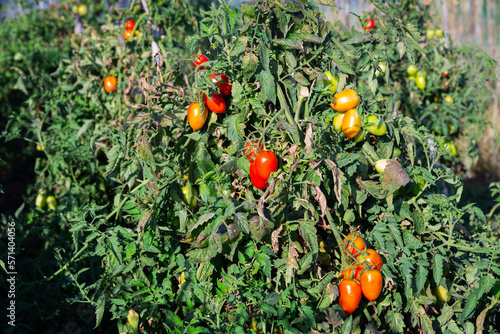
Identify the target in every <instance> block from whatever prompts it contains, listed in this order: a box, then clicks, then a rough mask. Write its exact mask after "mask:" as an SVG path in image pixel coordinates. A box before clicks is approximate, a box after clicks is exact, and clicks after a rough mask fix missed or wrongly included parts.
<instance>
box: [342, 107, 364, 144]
mask: <svg viewBox="0 0 500 334" xmlns="http://www.w3.org/2000/svg"><path fill="white" fill-rule="evenodd" d="M360 130H361V120H360V119H359V116H358V111H357V110H356V109H350V110H348V111H347V112H346V113H345V115H344V119H343V120H342V132H343V133H344V136H346V138H347V139H351V138H354V137H356V135H357V134H358V133H359V131H360Z"/></svg>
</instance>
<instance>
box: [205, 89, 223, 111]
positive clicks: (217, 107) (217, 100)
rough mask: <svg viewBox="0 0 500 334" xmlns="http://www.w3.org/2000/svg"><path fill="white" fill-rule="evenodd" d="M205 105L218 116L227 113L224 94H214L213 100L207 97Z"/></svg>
mask: <svg viewBox="0 0 500 334" xmlns="http://www.w3.org/2000/svg"><path fill="white" fill-rule="evenodd" d="M205 105H206V106H207V108H208V109H210V110H211V111H213V112H214V113H216V114H221V113H223V112H226V100H224V96H222V94H212V98H211V99H209V98H208V96H207V95H205Z"/></svg>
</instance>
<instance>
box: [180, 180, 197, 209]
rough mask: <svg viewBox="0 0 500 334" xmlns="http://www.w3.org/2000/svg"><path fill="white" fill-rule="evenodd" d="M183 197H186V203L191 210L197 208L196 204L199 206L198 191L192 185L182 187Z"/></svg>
mask: <svg viewBox="0 0 500 334" xmlns="http://www.w3.org/2000/svg"><path fill="white" fill-rule="evenodd" d="M182 195H184V202H185V203H186V204H188V205H189V207H190V208H191V209H194V208H196V204H198V199H197V198H196V196H198V190H196V188H194V187H193V186H191V185H187V186H185V187H182Z"/></svg>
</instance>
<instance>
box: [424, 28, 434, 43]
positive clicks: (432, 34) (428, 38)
mask: <svg viewBox="0 0 500 334" xmlns="http://www.w3.org/2000/svg"><path fill="white" fill-rule="evenodd" d="M425 34H426V36H427V40H428V41H430V40H431V39H432V37H434V34H435V31H434V30H433V29H427V32H426V33H425Z"/></svg>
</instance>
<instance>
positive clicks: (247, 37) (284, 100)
mask: <svg viewBox="0 0 500 334" xmlns="http://www.w3.org/2000/svg"><path fill="white" fill-rule="evenodd" d="M314 2H316V3H320V4H331V2H330V1H314ZM408 3H409V1H403V2H402V3H401V8H406V7H405V6H407V5H408ZM374 4H375V5H376V6H377V8H378V9H379V10H381V11H383V12H384V14H385V16H384V18H383V19H381V20H383V22H384V23H383V27H382V28H381V29H379V30H378V31H377V33H376V34H375V33H372V32H363V33H359V32H354V31H352V32H346V31H343V32H341V33H339V32H338V31H337V28H338V27H337V26H335V25H332V24H330V23H328V22H326V21H325V20H324V18H323V14H322V13H321V11H320V10H319V8H318V7H316V5H315V4H314V3H312V2H308V1H264V0H256V1H254V2H251V3H246V4H244V5H243V6H242V8H241V10H239V9H232V8H231V7H230V6H229V5H228V4H227V3H226V2H222V1H221V3H220V5H219V6H218V7H216V6H214V7H213V8H212V9H211V10H210V11H209V12H208V13H206V16H205V14H203V16H201V17H197V16H195V14H194V13H195V9H193V7H192V6H190V5H189V4H187V3H184V2H182V3H181V2H165V3H164V2H161V1H159V2H153V1H151V2H148V9H149V14H147V13H145V12H143V10H144V8H141V7H140V6H131V8H130V9H129V10H128V11H122V12H118V13H116V14H109V15H108V16H106V22H103V24H102V25H101V26H100V27H99V28H96V27H92V26H90V27H88V29H87V30H86V32H85V33H83V34H82V35H81V36H80V37H75V38H74V39H73V46H74V47H75V52H74V55H73V56H72V57H71V58H70V59H68V60H62V61H60V62H59V63H58V67H57V70H56V71H55V72H54V73H52V75H50V76H48V75H44V76H41V78H42V79H41V80H43V81H40V84H41V85H43V87H46V89H44V90H40V91H36V92H34V93H33V94H31V95H30V98H29V99H28V100H27V102H26V104H25V106H24V107H23V108H22V109H21V110H20V111H19V112H17V113H14V114H13V115H12V116H11V118H10V121H9V124H8V127H7V129H6V131H5V133H4V137H5V138H6V139H15V138H24V139H26V140H27V141H28V142H31V143H33V144H36V145H38V146H40V147H41V148H42V151H41V156H39V157H38V160H37V163H36V165H35V172H36V173H37V174H38V175H39V179H38V180H37V183H36V186H35V188H38V189H42V188H45V189H51V191H53V192H54V193H55V194H56V195H57V197H58V199H59V203H60V204H59V206H58V208H57V214H54V213H51V212H47V211H43V210H42V209H39V208H34V206H33V207H32V208H30V212H34V213H35V215H37V216H36V217H38V216H40V217H43V216H45V217H50V219H52V220H53V222H54V224H59V225H60V226H61V227H64V228H65V229H66V228H67V230H66V231H65V232H61V234H60V235H61V236H62V237H64V238H63V243H62V244H63V245H64V247H65V249H66V250H67V255H66V256H64V258H63V256H58V261H59V265H60V269H59V270H58V271H56V270H54V274H53V275H52V276H50V277H49V278H47V279H45V280H47V281H48V280H53V279H56V278H58V277H60V274H61V273H63V272H64V274H65V275H67V277H70V281H71V285H68V287H67V292H68V293H69V292H72V293H73V298H72V299H71V301H72V302H83V303H86V304H89V305H92V307H93V308H95V318H94V319H95V326H96V327H97V326H99V325H100V324H101V323H102V322H103V321H104V322H105V321H106V318H107V317H109V318H111V320H112V321H115V322H116V323H117V327H118V330H119V331H120V332H127V333H137V332H138V331H139V330H140V331H143V332H145V333H184V332H185V333H219V332H227V333H247V332H251V333H274V332H277V333H280V332H281V333H318V332H332V333H341V332H350V331H353V332H357V333H358V332H361V331H362V330H366V329H369V328H372V330H374V329H376V330H379V331H387V332H394V333H403V332H408V331H423V332H425V333H435V332H438V333H445V332H457V333H461V332H462V333H463V332H472V331H475V330H479V328H483V329H484V330H486V331H490V332H492V331H494V330H495V323H494V320H491V319H489V318H488V317H487V315H490V314H493V315H494V316H496V315H497V313H498V296H496V294H497V292H498V291H497V290H498V282H499V273H500V268H499V266H498V264H499V261H498V258H499V247H498V245H497V243H496V241H494V240H492V239H491V238H489V236H490V235H491V233H490V232H491V231H487V230H486V229H485V228H484V226H483V225H484V224H485V223H486V222H487V219H486V217H485V216H484V214H483V213H482V212H481V211H480V210H479V209H477V208H476V207H474V206H473V205H467V206H463V207H462V206H460V204H459V203H460V199H461V196H462V192H463V187H462V184H461V181H460V179H459V178H458V177H457V176H456V175H455V174H454V172H453V170H451V169H450V168H448V167H447V166H446V165H445V164H442V163H441V162H442V161H443V157H445V156H447V154H448V151H447V150H446V148H444V143H445V140H446V138H444V137H441V138H436V137H435V136H434V134H432V133H431V132H430V131H429V129H428V125H429V122H432V117H431V116H429V115H427V116H425V117H423V118H420V116H419V117H416V116H415V114H414V113H415V112H424V111H423V109H422V108H424V106H423V105H426V106H427V104H425V103H423V104H418V105H416V104H411V103H405V101H406V100H405V99H406V98H403V96H404V94H405V93H408V92H410V91H411V92H413V90H414V89H413V87H412V85H411V84H410V85H408V83H407V79H406V77H404V76H405V75H406V67H405V66H404V65H403V64H408V61H410V62H413V61H418V62H419V63H418V64H421V65H420V66H422V68H425V69H427V71H428V78H429V79H428V82H429V86H430V87H433V85H436V82H437V81H438V79H437V78H433V76H436V74H432V73H431V70H430V63H429V64H427V65H425V64H426V62H428V61H429V59H430V56H428V58H425V59H424V60H422V59H423V58H424V57H423V56H422V55H423V54H427V55H430V54H431V52H433V51H432V50H427V49H426V48H425V47H424V48H422V47H421V46H420V45H419V44H418V42H419V38H420V37H419V36H420V33H419V30H418V29H419V28H420V27H421V24H422V22H421V18H419V17H418V16H414V15H413V14H412V16H411V20H410V22H402V21H401V20H400V19H399V17H400V16H401V15H400V11H399V10H398V9H397V6H396V5H394V4H393V5H392V6H390V7H384V6H383V5H382V4H381V3H379V2H378V1H375V2H374ZM165 13H168V14H169V15H165ZM129 17H131V18H134V19H136V29H138V30H140V31H141V32H142V33H141V34H140V35H138V36H135V37H133V38H132V39H131V40H130V41H128V42H127V43H126V42H125V40H124V39H123V37H122V33H123V28H122V27H121V26H114V25H112V24H111V23H110V22H113V21H114V20H115V19H121V20H122V21H124V20H125V18H129ZM145 22H148V23H147V25H146V23H145ZM379 22H380V21H379ZM194 23H196V25H195V24H194ZM407 23H408V24H407ZM197 24H199V28H198V25H197ZM149 25H151V26H152V27H153V28H152V29H151V30H149V29H148V27H149ZM156 27H161V29H163V30H164V32H165V34H164V37H165V38H162V37H160V36H156V35H155V31H157V28H156ZM161 29H160V30H161ZM153 41H154V42H156V43H157V44H158V46H159V51H158V50H156V52H155V53H152V52H151V51H152V50H151V49H152V47H151V42H153ZM433 50H435V53H434V55H436V54H439V53H438V51H437V50H438V49H437V46H436V48H434V49H433ZM457 50H458V49H457ZM461 50H464V49H461ZM450 52H451V51H450ZM199 53H204V54H207V55H208V56H209V58H210V62H207V63H204V64H203V66H204V67H205V68H204V69H203V70H198V69H194V68H193V67H192V65H191V64H192V59H193V58H194V56H195V55H197V54H199ZM455 53H456V51H454V53H450V55H451V54H455ZM469 56H471V57H476V56H477V53H469ZM435 57H436V58H434V59H436V61H438V60H437V59H439V58H438V56H437V55H436V56H435ZM450 59H451V58H450ZM461 59H462V58H460V59H459V58H458V56H457V58H456V59H455V60H454V62H455V61H456V62H457V64H458V62H459V61H461ZM480 59H483V58H480ZM381 61H386V62H387V64H388V66H387V70H386V72H385V74H384V75H382V76H380V75H379V76H378V77H377V75H376V72H377V71H379V72H380V71H383V69H382V67H380V62H381ZM476 63H478V64H479V65H477V64H476V65H474V66H478V67H479V66H483V65H481V64H484V63H483V62H480V61H477V62H476ZM394 64H398V68H395V66H394ZM440 64H441V63H439V64H435V66H441V65H442V64H441V65H440ZM152 65H153V66H152ZM425 66H429V67H425ZM443 66H445V65H443ZM446 66H447V65H446ZM485 68H486V66H485V67H484V68H481V71H483V70H484V71H486V70H485ZM445 69H446V68H445ZM327 70H328V71H330V72H331V73H332V75H336V74H338V76H339V78H340V80H339V85H338V86H339V87H338V91H341V90H344V89H348V88H349V89H354V90H355V91H357V92H358V94H359V95H360V97H361V103H360V104H359V105H358V106H357V110H358V113H359V115H360V118H361V121H362V124H363V126H366V125H367V124H369V123H368V122H367V116H369V115H372V114H374V115H376V116H377V117H378V118H380V119H383V120H384V121H385V122H386V123H387V129H388V132H387V134H385V135H383V136H374V135H368V134H367V135H366V138H365V139H364V140H361V141H360V142H359V143H357V142H355V141H353V140H348V139H346V138H345V136H344V135H343V133H342V132H338V131H335V130H334V128H333V126H332V120H333V117H334V116H335V112H334V111H333V110H332V108H331V106H330V104H331V103H333V102H334V94H332V92H331V91H330V87H327V86H325V84H324V79H325V76H324V74H323V73H324V72H325V71H327ZM460 71H461V70H460ZM214 72H220V73H224V74H226V75H227V76H228V77H229V80H230V82H231V85H232V93H231V96H230V97H227V98H226V101H227V108H226V112H225V113H223V114H215V113H210V115H209V117H208V120H207V123H206V124H205V125H204V126H203V127H202V128H201V129H200V130H198V131H193V130H192V129H191V127H190V126H189V124H188V122H187V117H186V110H187V107H188V106H189V104H190V103H191V102H193V101H196V102H200V103H201V105H202V109H203V108H204V102H203V98H202V97H203V94H206V95H208V96H210V95H211V94H214V93H217V92H218V90H219V88H218V87H217V86H216V85H215V84H214V83H213V82H212V80H211V79H210V77H209V76H210V74H212V73H214ZM476 72H477V71H476ZM460 73H461V75H463V76H466V72H460ZM481 73H483V72H481ZM110 75H114V76H116V77H117V80H118V86H117V91H116V92H115V93H111V94H108V93H106V92H105V91H104V89H103V79H104V77H106V76H110ZM437 75H440V72H439V73H437ZM467 78H468V80H469V79H470V78H471V77H468V76H467ZM470 80H473V79H470ZM470 80H469V81H468V83H463V82H461V81H457V82H455V83H451V84H450V85H451V87H454V88H453V89H454V91H458V90H459V89H463V88H464V87H466V86H467V85H470V84H471V81H470ZM403 86H404V87H403ZM467 87H474V86H473V85H472V86H467ZM418 94H421V93H418ZM423 96H424V94H423V95H422V96H421V98H424V97H423ZM425 96H427V95H425ZM470 96H471V95H468V94H461V95H460V97H457V99H456V100H455V101H456V103H457V104H458V105H459V108H457V109H453V110H456V112H460V113H461V114H460V115H461V116H458V117H457V116H453V117H454V118H455V119H458V118H461V117H462V116H463V115H464V113H465V112H466V111H467V110H469V111H470V109H468V108H470V107H472V106H474V105H475V104H474V103H478V101H479V98H482V97H477V99H474V100H471V99H469V97H470ZM425 98H427V97H425ZM454 99H455V98H454ZM425 101H427V100H425ZM426 103H427V102H426ZM403 105H404V107H403ZM398 106H399V107H401V108H399V107H398ZM425 108H427V107H425ZM446 108H447V107H446V106H444V105H443V110H445V109H446ZM398 110H400V111H401V112H397V111H398ZM445 111H446V112H449V113H450V117H452V116H451V112H452V109H451V108H449V110H448V109H446V110H445ZM206 112H208V111H206ZM439 121H441V119H440V120H439ZM445 122H446V120H445ZM460 126H463V125H457V128H458V129H461V128H460ZM446 127H447V126H446ZM361 131H364V130H363V129H362V130H361ZM251 141H260V142H261V143H262V144H263V146H264V149H265V150H270V151H273V152H274V153H275V154H276V156H277V157H278V160H279V164H278V170H277V171H276V172H274V173H272V174H271V177H270V179H269V180H268V183H269V185H268V186H267V188H266V189H263V190H259V189H257V188H255V187H253V185H252V183H251V181H250V178H249V167H250V162H249V161H248V160H247V158H246V157H245V154H244V148H245V145H246V144H247V143H248V142H251ZM380 159H391V160H390V161H391V162H390V163H389V164H388V165H387V167H386V171H385V172H384V173H378V172H377V171H376V170H375V168H374V165H375V162H376V161H378V160H380ZM184 187H186V190H187V191H188V193H189V194H190V195H187V196H186V197H185V196H184V194H183V188H184ZM35 194H36V192H33V193H32V194H30V197H31V198H33V199H34V197H35ZM193 197H194V198H195V199H196V201H195V202H196V203H197V204H196V203H195V204H193V203H194V202H192V201H191V200H192V198H193ZM31 214H33V213H31ZM34 221H37V220H36V219H34V220H33V222H34ZM38 221H40V220H38ZM40 224H42V226H41V227H43V228H45V230H47V231H48V230H49V229H48V228H47V226H44V225H43V223H40ZM349 233H358V234H359V235H361V236H362V238H363V239H364V240H365V241H366V243H367V244H368V246H369V248H372V249H374V250H376V251H377V252H378V253H379V254H381V255H382V256H383V260H384V266H383V268H382V274H383V276H384V280H385V284H384V290H383V291H382V294H381V295H380V297H379V298H378V299H377V300H376V301H374V302H368V301H367V300H366V299H363V300H362V301H361V303H360V305H359V307H358V309H357V310H356V311H355V312H354V313H353V314H352V315H350V316H348V317H347V316H345V314H344V312H343V311H342V309H341V308H340V306H339V305H338V303H337V301H338V295H339V291H338V283H339V282H340V272H341V270H343V269H345V268H346V267H347V265H348V263H349V261H351V260H353V259H354V258H353V257H352V256H350V255H346V254H345V252H344V243H343V242H342V239H343V237H344V236H346V235H347V234H349ZM47 247H48V248H49V249H50V244H49V245H48V246H47ZM45 280H44V281H45ZM439 286H442V287H445V288H446V289H447V290H448V293H449V295H450V296H451V300H450V301H449V302H447V303H446V302H441V301H439V302H438V301H437V300H436V299H435V297H434V295H435V294H436V292H435V291H436V288H437V287H439ZM433 297H434V298H433ZM93 325H94V323H93Z"/></svg>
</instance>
